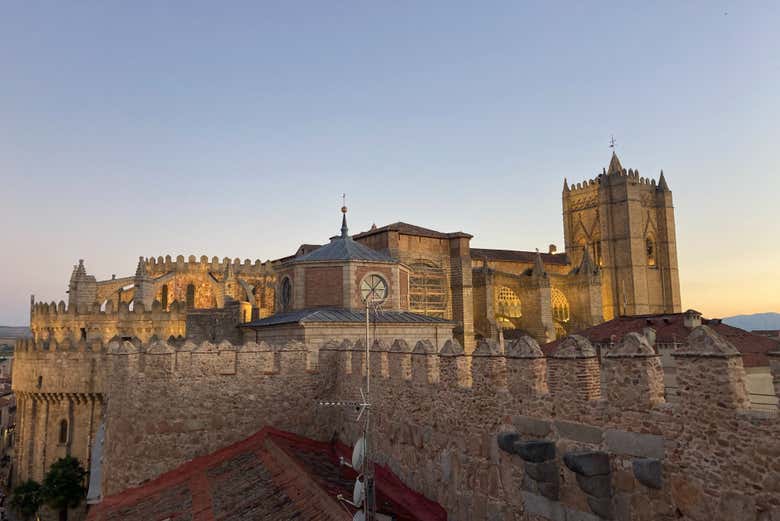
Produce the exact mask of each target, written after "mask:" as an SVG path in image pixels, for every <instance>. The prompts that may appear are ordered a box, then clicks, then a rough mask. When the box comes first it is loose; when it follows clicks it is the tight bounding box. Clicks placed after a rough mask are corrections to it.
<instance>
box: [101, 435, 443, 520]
mask: <svg viewBox="0 0 780 521" xmlns="http://www.w3.org/2000/svg"><path fill="white" fill-rule="evenodd" d="M350 454H351V451H350V449H349V448H348V447H346V446H345V445H342V444H339V443H326V442H318V441H314V440H311V439H308V438H304V437H302V436H297V435H295V434H292V433H288V432H284V431H279V430H276V429H273V428H271V427H265V428H263V429H262V430H261V431H259V432H257V433H256V434H254V435H252V436H250V437H249V438H247V439H245V440H243V441H240V442H238V443H236V444H233V445H231V446H229V447H226V448H223V449H220V450H218V451H216V452H213V453H211V454H208V455H206V456H201V457H198V458H195V459H194V460H192V461H190V462H187V463H185V464H183V465H181V466H180V467H178V468H176V469H174V470H172V471H170V472H166V473H165V474H163V475H161V476H159V477H158V478H156V479H154V480H153V481H150V482H147V483H145V484H143V485H141V486H140V487H138V488H133V489H127V490H125V491H123V492H120V493H119V494H116V495H113V496H110V497H107V498H106V499H104V500H103V501H102V502H101V503H99V504H96V505H93V506H92V508H91V509H90V511H89V515H88V517H87V519H88V521H138V520H149V521H153V520H160V519H171V520H185V519H193V520H200V521H215V520H230V521H253V520H256V519H279V520H281V519H296V520H301V521H320V520H333V519H338V520H344V521H348V520H350V519H352V512H353V511H354V509H350V510H346V509H345V508H344V507H342V506H341V505H339V504H338V500H337V499H336V496H337V495H338V494H343V495H344V496H345V497H348V498H351V497H352V486H353V484H354V479H355V477H356V476H355V472H354V471H352V470H351V469H349V468H347V467H341V466H340V465H339V456H344V457H346V458H347V460H349V457H350ZM375 476H376V485H377V487H376V490H377V504H378V506H379V509H378V510H379V512H381V513H383V514H386V515H390V516H392V518H393V519H397V520H398V521H446V512H445V511H444V509H443V508H442V507H441V506H440V505H438V504H437V503H434V502H433V501H430V500H428V499H426V498H425V497H424V496H422V495H421V494H418V493H417V492H415V491H413V490H411V489H409V488H407V487H406V486H405V485H403V483H401V482H400V481H399V480H398V478H397V477H395V475H393V474H392V473H391V472H390V471H389V470H387V469H386V468H384V467H381V466H379V465H377V466H376V467H375Z"/></svg>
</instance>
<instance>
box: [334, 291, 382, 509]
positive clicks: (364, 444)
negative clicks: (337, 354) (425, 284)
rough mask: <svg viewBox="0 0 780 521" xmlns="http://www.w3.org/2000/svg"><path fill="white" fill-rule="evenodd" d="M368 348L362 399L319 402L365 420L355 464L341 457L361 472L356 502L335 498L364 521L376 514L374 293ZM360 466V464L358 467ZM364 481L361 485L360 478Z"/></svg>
mask: <svg viewBox="0 0 780 521" xmlns="http://www.w3.org/2000/svg"><path fill="white" fill-rule="evenodd" d="M365 304H366V333H365V338H366V340H365V341H366V345H365V352H364V356H365V368H366V375H365V390H364V389H363V388H361V389H360V400H338V401H320V402H319V405H321V406H325V407H347V408H354V409H355V410H357V411H358V415H357V418H356V420H355V421H357V422H360V421H361V419H362V421H363V429H362V430H363V433H362V437H361V439H359V440H358V441H357V442H356V443H355V448H354V450H353V453H352V464H350V463H348V462H346V461H345V460H344V458H343V457H342V458H340V463H341V464H342V465H345V466H348V467H351V468H353V469H354V470H355V471H357V472H358V477H357V482H356V483H355V493H354V495H353V498H352V499H353V501H350V500H348V499H346V498H344V496H342V495H341V494H339V495H338V496H336V499H338V500H339V501H341V502H343V503H347V504H349V505H352V506H353V507H355V508H357V509H358V510H359V511H361V512H362V513H363V516H364V517H363V519H365V520H366V521H373V520H374V519H375V517H376V516H375V514H376V495H375V483H374V465H373V461H372V457H371V456H372V451H371V314H370V312H371V310H372V309H373V310H374V316H375V317H376V314H377V313H378V312H379V309H380V307H381V300H379V299H377V298H376V297H375V296H374V294H373V292H372V293H369V294H368V295H366V298H365ZM355 464H357V465H355ZM361 477H362V478H363V481H362V483H361V482H360V478H361Z"/></svg>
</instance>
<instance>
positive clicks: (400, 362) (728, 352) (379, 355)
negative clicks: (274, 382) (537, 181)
mask: <svg viewBox="0 0 780 521" xmlns="http://www.w3.org/2000/svg"><path fill="white" fill-rule="evenodd" d="M701 328H706V329H701ZM711 345H728V346H730V344H728V342H727V341H726V340H724V339H723V338H722V337H720V336H719V335H718V334H717V333H715V332H714V331H713V330H711V329H709V328H707V326H700V328H697V329H695V330H694V331H693V332H692V334H691V338H690V339H689V342H688V343H687V344H685V345H683V346H682V347H681V348H680V349H679V350H678V352H675V353H673V356H674V357H675V359H676V364H677V386H678V388H679V390H678V396H679V398H678V400H677V401H676V402H675V403H667V402H666V400H665V394H666V393H665V385H664V375H663V370H662V367H661V361H660V355H659V354H657V353H656V352H655V351H654V349H653V348H652V347H651V346H650V345H649V343H648V342H647V340H646V339H644V337H640V335H638V334H636V333H631V334H629V335H626V337H625V338H624V339H622V340H621V342H619V343H618V344H617V346H616V347H615V349H614V350H612V351H611V352H610V353H609V354H608V355H607V356H606V357H605V358H604V360H603V362H600V360H599V357H598V355H597V353H596V350H595V348H594V347H593V346H592V345H591V344H590V342H589V341H588V340H587V339H585V338H583V337H578V336H576V335H573V336H570V337H567V339H566V340H565V341H563V342H561V344H560V345H559V346H558V348H557V349H556V351H555V352H553V353H550V354H549V356H545V355H544V354H543V353H542V351H541V349H540V348H539V346H538V344H537V343H536V341H534V340H533V339H532V338H531V337H523V338H520V339H517V340H512V341H508V342H507V343H506V344H505V345H503V346H502V345H500V344H498V343H495V342H488V341H485V340H483V341H481V342H480V343H479V345H478V347H477V349H476V350H475V351H474V352H473V353H472V354H471V355H467V354H465V353H464V352H463V349H462V348H461V347H460V346H459V345H458V344H457V342H453V341H448V342H447V343H446V344H445V345H443V346H441V347H440V348H439V349H436V348H435V346H433V345H432V344H431V343H430V342H429V341H420V342H418V343H417V344H416V345H415V346H414V347H411V346H409V345H408V344H407V343H406V342H404V341H403V340H396V341H395V342H393V343H392V344H391V345H390V346H389V347H388V345H387V344H386V343H383V342H375V343H374V346H373V348H374V352H373V353H372V370H371V374H372V376H375V377H377V378H380V379H385V380H388V381H389V383H392V382H397V383H396V384H393V385H397V384H404V385H410V386H413V387H415V386H416V387H415V388H417V389H418V391H419V392H422V393H423V394H425V395H430V394H436V393H433V391H425V390H422V389H419V386H420V385H421V384H425V385H429V386H435V387H438V388H439V392H442V391H444V392H446V391H447V389H455V390H458V392H467V393H469V394H472V395H477V396H474V397H473V399H474V400H478V401H479V400H483V401H484V400H486V399H488V398H489V397H494V398H495V396H497V395H499V394H502V393H507V394H506V396H507V397H523V398H525V399H528V398H535V399H539V400H541V401H544V402H547V405H548V406H549V407H553V408H555V409H556V410H558V411H568V412H571V413H572V414H583V413H584V411H589V412H593V411H595V410H597V409H603V408H604V407H616V408H620V409H622V410H635V411H650V410H652V409H657V408H658V407H663V408H665V409H666V410H669V411H675V410H691V409H699V410H701V409H712V408H716V409H718V410H720V411H725V410H731V411H733V412H734V413H736V412H738V411H747V410H749V409H750V402H749V399H748V395H747V391H746V383H745V381H746V376H745V371H744V368H743V366H742V360H741V356H740V355H739V353H738V351H736V349H735V348H734V347H733V346H730V347H729V348H726V349H725V350H724V351H723V352H713V351H711V350H709V349H710V348H709V347H708V346H711ZM363 352H364V348H363V346H362V344H361V343H357V344H352V343H351V342H349V341H346V340H345V341H343V342H335V341H334V342H329V343H327V344H326V345H324V346H323V347H322V348H321V349H320V352H319V365H320V367H327V366H328V365H329V364H331V365H332V366H333V368H334V371H335V374H336V378H337V379H338V380H339V381H345V382H350V381H351V382H352V384H353V385H355V386H357V385H359V384H360V380H361V379H362V378H363V377H364V376H365V374H366V367H365V361H364V359H365V357H364V355H363ZM773 370H774V371H775V372H778V373H780V367H777V368H775V369H773ZM378 385H381V384H378ZM511 402H513V400H512V399H508V402H507V403H511Z"/></svg>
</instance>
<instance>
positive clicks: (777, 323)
mask: <svg viewBox="0 0 780 521" xmlns="http://www.w3.org/2000/svg"><path fill="white" fill-rule="evenodd" d="M723 322H725V323H726V324H728V325H730V326H734V327H738V328H741V329H745V330H747V331H754V330H756V329H780V313H754V314H752V315H737V316H734V317H727V318H724V319H723Z"/></svg>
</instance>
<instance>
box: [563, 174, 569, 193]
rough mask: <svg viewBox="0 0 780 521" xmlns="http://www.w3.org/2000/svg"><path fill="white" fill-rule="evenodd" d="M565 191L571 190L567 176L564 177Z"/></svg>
mask: <svg viewBox="0 0 780 521" xmlns="http://www.w3.org/2000/svg"><path fill="white" fill-rule="evenodd" d="M563 191H564V192H568V191H569V181H567V180H566V178H565V177H564V178H563Z"/></svg>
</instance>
